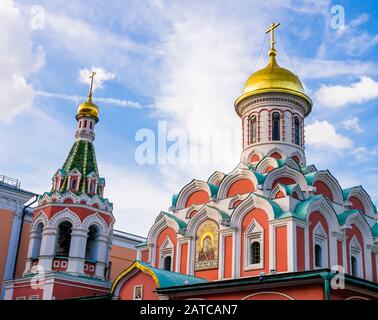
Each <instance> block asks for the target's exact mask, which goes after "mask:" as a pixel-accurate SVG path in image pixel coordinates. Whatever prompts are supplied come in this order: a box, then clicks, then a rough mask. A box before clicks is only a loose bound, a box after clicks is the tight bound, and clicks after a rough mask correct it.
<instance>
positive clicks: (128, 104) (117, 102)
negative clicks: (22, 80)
mask: <svg viewBox="0 0 378 320" xmlns="http://www.w3.org/2000/svg"><path fill="white" fill-rule="evenodd" d="M34 94H35V95H36V96H40V97H49V98H58V99H64V100H69V101H73V102H75V103H77V104H78V103H81V102H83V101H85V100H86V99H87V97H84V96H76V95H67V94H62V93H54V92H45V91H34ZM95 101H96V102H102V103H105V104H109V105H114V106H118V107H125V108H131V109H141V108H143V107H147V108H151V106H142V105H141V104H140V103H139V102H135V101H130V100H125V99H118V98H104V97H96V98H95Z"/></svg>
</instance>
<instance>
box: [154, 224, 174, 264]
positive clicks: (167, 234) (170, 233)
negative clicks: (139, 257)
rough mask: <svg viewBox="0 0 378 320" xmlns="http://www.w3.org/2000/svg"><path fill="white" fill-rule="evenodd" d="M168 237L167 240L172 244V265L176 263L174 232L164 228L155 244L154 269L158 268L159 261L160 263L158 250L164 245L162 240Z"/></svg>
mask: <svg viewBox="0 0 378 320" xmlns="http://www.w3.org/2000/svg"><path fill="white" fill-rule="evenodd" d="M167 237H169V239H170V240H171V241H172V243H173V257H172V263H173V265H175V261H176V250H175V248H176V232H175V231H174V230H173V229H172V228H168V227H166V228H164V229H163V231H161V232H160V234H159V236H158V238H157V241H156V242H157V243H156V260H155V267H156V268H159V261H160V248H161V246H162V245H163V243H164V240H165V239H166V238H167Z"/></svg>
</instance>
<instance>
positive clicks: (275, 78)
mask: <svg viewBox="0 0 378 320" xmlns="http://www.w3.org/2000/svg"><path fill="white" fill-rule="evenodd" d="M279 25H280V24H279V23H272V24H271V26H270V27H269V29H268V30H267V31H266V33H270V34H271V40H270V50H269V58H270V59H269V64H268V65H267V66H266V67H265V68H263V69H261V70H258V71H256V72H255V73H253V74H252V75H251V76H250V77H249V78H248V80H247V82H246V83H245V85H244V88H243V92H242V95H241V96H240V97H239V98H238V99H237V100H236V101H235V109H236V112H237V113H238V115H239V116H241V113H242V112H241V110H240V106H239V104H240V102H241V101H242V100H244V99H245V98H248V97H251V96H254V95H258V94H262V93H270V92H278V93H288V94H291V95H295V96H297V97H300V98H302V99H304V100H305V101H306V102H307V103H306V104H305V108H304V110H303V111H304V115H305V116H307V115H308V114H309V113H310V112H311V108H312V101H311V99H310V98H309V97H308V96H307V95H306V93H305V91H304V89H303V85H302V83H301V81H300V80H299V78H298V76H297V75H295V74H294V73H293V72H291V71H289V70H287V69H285V68H281V67H280V66H279V65H278V63H277V61H276V54H277V51H276V49H275V48H274V44H275V41H274V31H275V29H276V28H277V27H278V26H279Z"/></svg>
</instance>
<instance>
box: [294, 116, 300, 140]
mask: <svg viewBox="0 0 378 320" xmlns="http://www.w3.org/2000/svg"><path fill="white" fill-rule="evenodd" d="M299 135H300V125H299V118H298V117H295V118H294V143H295V144H296V145H298V146H299V145H300V137H299Z"/></svg>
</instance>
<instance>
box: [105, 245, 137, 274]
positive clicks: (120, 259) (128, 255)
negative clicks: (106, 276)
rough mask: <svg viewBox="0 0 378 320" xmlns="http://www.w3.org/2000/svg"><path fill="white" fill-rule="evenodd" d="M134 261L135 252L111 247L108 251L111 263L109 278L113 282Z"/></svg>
mask: <svg viewBox="0 0 378 320" xmlns="http://www.w3.org/2000/svg"><path fill="white" fill-rule="evenodd" d="M135 259H136V250H132V249H129V248H124V247H120V246H116V245H113V246H112V250H111V251H110V261H111V263H112V267H111V272H110V278H111V280H112V281H113V280H114V279H115V278H116V277H117V276H118V275H119V274H120V273H121V272H122V271H123V270H125V269H126V268H128V267H129V266H130V265H131V264H132V263H133V262H134V261H135Z"/></svg>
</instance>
